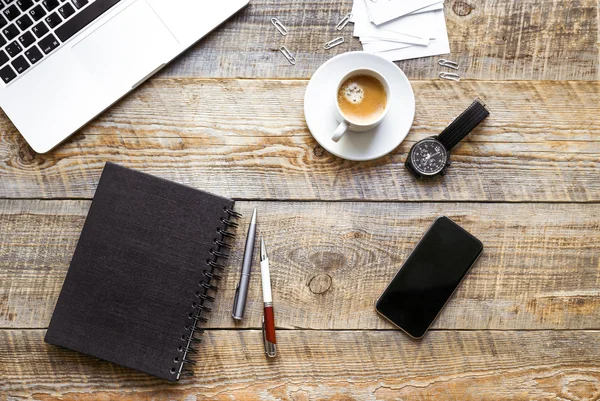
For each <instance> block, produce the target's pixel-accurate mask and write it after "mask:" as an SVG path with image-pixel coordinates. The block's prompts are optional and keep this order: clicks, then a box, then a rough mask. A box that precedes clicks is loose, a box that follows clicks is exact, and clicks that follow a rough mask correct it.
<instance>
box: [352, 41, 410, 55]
mask: <svg viewBox="0 0 600 401" xmlns="http://www.w3.org/2000/svg"><path fill="white" fill-rule="evenodd" d="M362 45H363V50H364V51H366V52H369V53H377V52H384V51H389V50H397V49H406V48H407V47H411V46H414V45H411V44H407V43H400V42H390V41H387V40H378V41H375V42H362Z"/></svg>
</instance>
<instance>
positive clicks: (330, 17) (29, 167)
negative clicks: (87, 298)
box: [0, 0, 600, 401]
mask: <svg viewBox="0 0 600 401" xmlns="http://www.w3.org/2000/svg"><path fill="white" fill-rule="evenodd" d="M350 8H351V0H328V1H322V0H306V1H300V0H252V4H251V5H250V6H249V7H248V8H247V9H245V10H244V11H242V12H241V13H240V14H238V15H237V16H236V17H234V18H233V19H232V20H230V21H229V22H227V23H226V24H224V25H223V26H222V27H221V28H220V29H218V30H217V31H215V32H214V33H213V34H211V35H210V36H209V37H208V38H206V39H205V40H204V41H202V42H201V43H200V44H198V45H197V46H195V47H194V48H193V49H191V50H190V51H188V52H187V53H186V54H185V55H183V56H182V57H180V58H179V59H178V60H177V61H176V62H174V63H173V64H172V65H171V66H169V67H168V68H166V69H165V70H164V71H163V72H161V73H160V74H159V75H158V76H156V77H155V78H153V79H151V80H150V81H149V82H148V83H146V84H145V85H143V86H142V87H141V88H139V89H137V90H136V91H135V92H133V93H132V94H131V95H129V96H128V97H126V98H125V99H124V100H122V101H121V102H119V103H118V104H117V105H116V106H114V107H113V108H111V109H110V110H109V111H107V112H105V113H104V114H103V115H101V116H100V117H99V118H98V119H96V120H95V121H94V122H92V123H90V124H89V125H88V126H87V127H85V128H84V129H83V130H82V131H81V132H80V133H78V134H76V135H74V136H73V137H72V138H71V139H69V140H68V141H67V142H66V143H64V144H63V145H61V146H59V147H58V148H57V149H56V150H54V151H52V152H50V153H48V154H43V155H42V154H36V153H34V152H33V151H32V150H31V149H30V148H29V147H28V146H27V144H26V143H25V141H24V140H23V138H22V137H21V136H20V135H19V134H18V132H17V131H16V129H15V128H14V126H13V125H12V124H11V123H10V122H9V120H8V119H7V118H6V117H5V116H4V115H3V114H2V115H1V116H0V174H1V175H0V198H1V199H0V399H1V400H30V399H35V400H95V399H102V400H155V399H156V400H158V399H172V400H188V401H191V400H215V399H216V400H232V399H239V400H338V401H339V400H365V401H366V400H404V401H406V400H426V399H435V400H461V401H468V400H477V401H479V400H530V399H535V400H574V401H575V400H576V401H582V400H586V401H592V400H598V399H599V397H600V259H599V257H600V206H599V204H598V202H600V160H599V157H600V117H599V115H598V113H599V110H600V84H599V83H598V81H599V79H600V72H599V71H600V67H599V64H600V62H599V52H598V40H599V36H598V33H599V32H598V8H599V3H598V1H597V0H578V1H575V0H572V1H568V0H557V1H547V0H519V1H513V0H480V1H475V0H465V1H457V0H450V1H448V0H447V1H446V4H445V11H446V19H447V22H448V31H449V34H450V43H451V49H452V55H451V57H450V58H451V59H453V60H456V61H458V62H459V63H460V64H461V71H460V73H461V75H462V77H463V80H462V81H461V82H459V83H453V82H448V81H442V80H439V79H437V72H438V71H439V70H440V68H439V67H438V66H437V64H436V62H437V57H432V58H424V59H418V60H409V61H403V62H400V63H398V65H399V66H400V67H401V68H402V69H403V70H404V71H405V73H406V74H407V75H408V77H409V78H410V79H411V82H412V84H413V87H414V91H415V95H416V102H417V111H416V117H415V121H414V125H413V128H412V130H411V131H410V133H409V135H408V137H407V139H406V140H405V141H404V142H403V143H402V144H401V145H400V146H399V147H398V148H397V149H396V150H395V151H394V152H392V153H391V154H390V155H388V156H386V157H383V158H381V159H379V160H376V161H372V162H364V163H357V162H349V161H345V160H342V159H339V158H336V157H334V156H332V155H330V154H329V153H327V152H326V151H324V150H323V149H322V148H321V147H320V146H319V145H318V144H317V143H316V141H315V140H314V139H313V138H312V136H311V135H310V133H309V132H308V130H307V127H306V124H305V121H304V116H303V97H304V90H305V88H306V85H307V79H308V78H309V77H310V76H311V74H312V72H313V71H314V70H315V69H316V68H317V67H318V66H319V65H320V64H321V63H323V62H324V61H325V60H327V59H329V58H331V57H332V56H334V55H336V54H339V53H342V52H346V51H350V50H359V49H360V44H359V42H358V41H357V40H356V39H354V38H351V36H352V35H351V28H350V27H348V28H346V30H344V31H343V36H344V37H345V38H346V43H345V44H344V45H342V46H339V47H336V48H334V49H333V50H330V51H326V50H324V49H323V44H324V43H325V42H326V41H327V40H329V39H331V38H333V37H334V36H337V32H336V31H335V28H334V25H335V24H336V23H337V21H338V20H339V19H340V18H341V16H343V15H344V14H346V13H347V12H349V10H350ZM273 16H277V17H278V18H280V19H281V21H282V22H284V23H285V24H286V25H287V26H288V27H289V29H290V31H291V32H290V34H289V35H288V36H287V37H285V38H283V37H282V36H280V35H279V34H277V33H276V32H275V30H274V28H273V27H272V26H271V24H270V18H271V17H273ZM282 44H285V45H286V46H287V47H288V48H289V49H290V50H292V52H294V53H295V54H296V57H297V59H298V64H297V65H296V66H291V65H289V64H287V62H286V61H285V59H284V58H283V57H282V55H281V54H279V52H278V48H279V46H281V45H282ZM476 96H480V97H481V98H483V99H484V100H485V101H486V102H487V103H488V105H489V106H490V107H491V109H492V110H493V115H492V117H491V118H489V119H488V120H487V121H486V122H485V124H483V126H482V127H480V128H478V129H477V130H476V131H475V132H473V134H471V135H470V136H469V137H468V139H467V140H465V141H464V142H463V143H462V144H461V145H459V146H458V147H457V148H456V151H455V152H453V161H454V164H453V166H452V167H451V169H450V170H449V174H448V175H447V176H446V177H445V178H443V179H441V180H435V181H432V182H416V181H415V180H413V179H412V178H411V176H409V174H408V172H407V171H406V170H405V169H404V166H403V162H404V160H405V157H406V154H407V151H408V149H409V148H410V146H411V145H412V144H414V143H415V141H417V140H419V139H421V138H424V137H426V136H428V135H431V134H435V133H439V132H440V131H441V130H442V129H443V127H444V126H445V125H446V124H447V123H448V122H449V121H450V120H451V119H452V118H453V117H454V116H455V115H457V114H458V113H459V112H460V111H462V110H463V109H464V108H465V107H466V106H467V105H468V104H469V103H470V102H471V100H472V99H473V98H474V97H476ZM106 161H113V162H117V163H121V164H123V165H125V166H128V167H132V168H136V169H139V170H142V171H145V172H148V173H152V174H155V175H158V176H161V177H165V178H168V179H172V180H175V181H178V182H181V183H185V184H188V185H191V186H194V187H196V188H201V189H205V190H209V191H213V192H215V193H218V194H222V195H225V196H229V197H233V198H234V199H236V200H237V204H236V208H237V209H238V210H239V211H241V212H242V213H244V214H245V219H244V220H243V226H246V225H247V223H248V218H249V214H250V211H251V210H252V208H254V207H256V208H258V210H259V216H260V230H261V231H262V234H264V235H265V236H266V237H267V238H271V240H270V241H269V253H270V257H271V260H272V269H273V271H272V275H273V285H274V291H275V302H276V303H277V324H278V326H279V329H280V330H279V334H278V336H279V337H278V339H279V342H280V355H279V357H278V358H277V359H276V360H272V361H270V360H267V359H266V358H265V356H264V352H263V348H262V343H261V334H260V331H259V327H260V325H259V324H260V319H261V314H262V301H261V299H262V298H261V293H260V285H259V276H258V275H254V277H253V279H252V284H251V291H250V295H249V305H248V308H247V315H246V316H247V317H246V319H245V320H244V322H243V324H241V325H235V324H234V323H233V321H232V319H231V318H230V315H229V313H230V307H231V302H232V298H233V293H234V287H235V284H236V280H237V277H238V272H239V266H240V259H241V253H242V250H243V244H242V241H243V238H238V240H237V243H236V244H235V252H234V254H233V257H232V259H231V261H230V267H231V270H230V273H229V274H227V275H226V277H225V278H224V280H223V282H222V290H221V292H220V293H219V296H218V304H217V305H216V308H215V309H216V310H215V311H214V313H213V316H212V319H211V321H210V325H209V326H210V330H208V332H207V334H206V335H205V343H204V345H203V346H202V348H203V350H204V356H203V357H202V358H201V362H200V368H199V369H201V370H202V372H203V373H202V374H201V375H199V376H196V377H194V378H192V379H189V380H185V381H182V382H180V383H178V384H169V383H165V382H163V381H160V380H158V379H154V378H152V377H150V376H147V375H144V374H141V373H138V372H135V371H132V370H129V369H125V368H121V367H119V366H117V365H114V364H111V363H107V362H102V361H99V360H97V359H95V358H92V357H88V356H85V355H82V354H79V353H76V352H71V351H67V350H64V349H59V348H57V347H54V346H50V345H47V344H45V343H44V342H43V337H44V333H45V328H46V327H47V325H48V322H49V319H50V317H51V314H52V311H53V308H54V305H55V303H56V299H57V296H58V294H59V291H60V289H61V286H62V283H63V279H64V277H65V274H66V271H67V268H68V265H69V261H70V258H71V255H72V253H73V250H74V248H75V245H76V242H77V238H78V236H79V233H80V230H81V227H82V225H83V222H84V219H85V216H86V214H87V211H88V208H89V206H90V200H91V198H92V196H93V194H94V190H95V188H96V185H97V182H98V178H99V175H100V172H101V169H102V167H103V165H104V163H105V162H106ZM442 214H444V215H447V216H449V217H451V218H452V219H454V220H456V221H457V222H458V223H459V224H461V225H463V226H464V227H465V228H466V229H468V230H469V231H471V232H472V233H474V234H475V235H476V236H477V237H479V238H480V239H481V240H482V241H483V242H484V244H485V246H486V248H485V252H484V254H483V256H482V257H481V259H480V261H479V262H478V264H477V265H476V266H475V267H474V269H473V270H472V272H471V274H470V275H469V276H468V278H467V279H466V280H465V281H464V282H463V284H462V285H461V287H460V289H459V290H458V291H457V293H456V294H455V296H454V298H453V299H452V300H451V301H450V303H449V304H448V305H447V307H446V309H445V310H444V311H443V313H442V314H441V316H440V317H439V319H438V320H437V321H436V323H435V325H434V327H433V329H432V330H431V331H430V332H429V334H427V336H426V337H425V338H424V339H423V340H421V341H413V340H410V339H409V338H408V337H407V336H406V335H404V334H403V333H401V332H399V331H397V330H394V328H393V327H392V326H391V325H390V324H388V323H386V322H385V321H383V320H382V319H381V318H379V317H378V316H377V315H376V313H375V312H374V309H373V303H374V300H375V299H376V298H377V296H378V295H379V294H380V292H381V291H382V290H383V289H384V287H385V285H386V283H387V282H388V281H389V280H390V279H391V278H392V276H393V275H394V273H395V272H396V271H397V269H398V268H399V267H400V265H401V263H402V262H403V260H404V259H405V258H406V256H407V254H408V253H409V251H410V250H411V249H412V248H413V247H414V245H415V243H416V242H417V240H418V239H419V238H420V236H421V235H422V233H423V232H424V230H425V229H426V228H427V227H428V226H429V224H430V223H431V222H432V220H433V219H434V218H435V217H436V216H439V215H442ZM243 231H244V229H240V230H239V233H240V234H241V237H244V236H245V233H244V232H243ZM275 239H277V240H275ZM90 313H93V311H90ZM132 341H135V339H132Z"/></svg>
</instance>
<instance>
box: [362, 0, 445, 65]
mask: <svg viewBox="0 0 600 401" xmlns="http://www.w3.org/2000/svg"><path fill="white" fill-rule="evenodd" d="M352 22H354V36H357V37H359V39H360V41H361V43H362V45H363V49H364V50H365V51H367V52H370V53H376V54H378V55H380V56H382V57H384V58H387V59H388V60H392V61H396V60H406V59H409V58H417V57H427V56H434V55H438V54H447V53H450V44H449V42H448V32H447V31H446V20H445V19H444V2H443V0H354V6H353V7H352Z"/></svg>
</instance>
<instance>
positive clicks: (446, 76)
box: [438, 72, 460, 82]
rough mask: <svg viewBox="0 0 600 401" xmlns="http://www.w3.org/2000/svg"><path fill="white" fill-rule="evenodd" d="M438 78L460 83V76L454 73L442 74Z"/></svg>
mask: <svg viewBox="0 0 600 401" xmlns="http://www.w3.org/2000/svg"><path fill="white" fill-rule="evenodd" d="M438 76H439V77H440V78H442V79H447V80H449V81H456V82H458V81H460V75H458V74H455V73H453V72H440V73H439V74H438Z"/></svg>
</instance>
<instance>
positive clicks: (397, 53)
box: [363, 10, 450, 61]
mask: <svg viewBox="0 0 600 401" xmlns="http://www.w3.org/2000/svg"><path fill="white" fill-rule="evenodd" d="M434 13H435V21H436V23H435V26H436V27H437V33H436V39H435V40H432V41H430V42H429V45H428V46H409V47H402V48H399V49H395V50H386V51H374V53H376V54H378V55H379V56H381V57H384V58H386V59H388V60H391V61H398V60H407V59H411V58H418V57H429V56H437V55H440V54H448V53H450V42H449V41H448V32H447V31H446V19H445V18H444V11H443V10H439V11H434ZM369 46H370V45H369ZM363 47H364V46H363ZM364 50H365V51H369V50H367V49H366V48H365V49H364Z"/></svg>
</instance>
